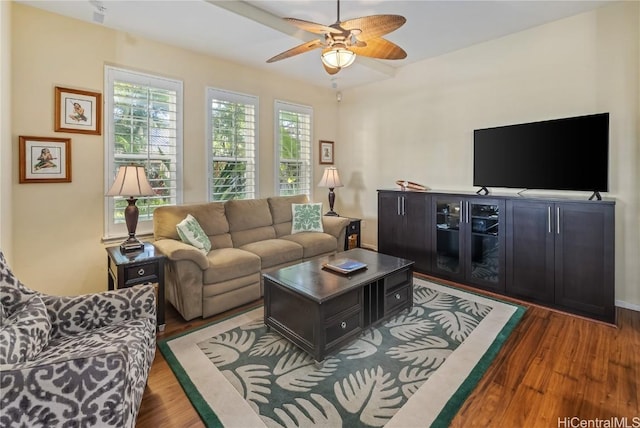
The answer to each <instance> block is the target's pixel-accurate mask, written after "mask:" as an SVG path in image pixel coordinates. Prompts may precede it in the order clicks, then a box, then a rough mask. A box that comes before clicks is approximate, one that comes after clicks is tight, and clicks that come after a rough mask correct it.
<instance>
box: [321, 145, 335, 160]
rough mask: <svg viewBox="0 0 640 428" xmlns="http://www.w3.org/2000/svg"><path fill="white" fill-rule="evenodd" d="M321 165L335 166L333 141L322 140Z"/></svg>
mask: <svg viewBox="0 0 640 428" xmlns="http://www.w3.org/2000/svg"><path fill="white" fill-rule="evenodd" d="M320 164H321V165H333V141H323V140H320Z"/></svg>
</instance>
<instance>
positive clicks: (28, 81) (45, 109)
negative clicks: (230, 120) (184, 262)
mask: <svg viewBox="0 0 640 428" xmlns="http://www.w3.org/2000/svg"><path fill="white" fill-rule="evenodd" d="M12 9H13V10H12V48H13V53H12V58H11V59H12V72H13V79H12V83H13V84H12V87H13V105H12V107H13V110H12V114H13V116H12V122H11V141H12V142H13V144H16V145H17V141H18V136H20V135H29V136H50V137H70V138H71V139H72V143H71V146H72V153H73V163H72V169H73V173H72V176H73V181H72V182H71V183H59V184H18V170H17V168H14V170H13V173H12V191H13V202H14V203H13V209H12V214H13V222H12V225H13V230H14V237H13V249H14V251H13V254H14V257H13V267H14V270H15V271H16V273H17V274H18V275H19V276H20V277H21V279H22V280H23V281H24V282H25V283H26V284H27V285H29V286H31V287H32V288H35V289H38V290H42V291H45V292H48V293H52V294H81V293H88V292H94V291H98V290H104V289H106V287H107V274H106V251H105V250H104V247H105V245H104V244H103V243H102V241H101V238H102V235H103V207H104V202H105V198H104V196H103V195H104V183H103V176H104V175H103V171H104V141H103V136H92V135H82V134H71V133H57V132H53V126H54V124H53V117H54V112H53V105H54V103H53V96H54V87H55V86H64V87H71V88H78V89H86V90H91V91H99V92H104V88H103V86H104V66H105V64H106V65H114V66H118V67H123V68H129V69H134V70H139V71H143V72H150V73H155V74H160V75H164V76H168V77H171V78H176V79H181V80H183V82H184V130H185V131H184V202H200V201H204V200H206V188H207V183H206V161H205V159H206V157H205V156H206V151H205V111H204V110H205V88H206V87H207V86H213V87H220V88H224V89H228V90H235V91H239V92H243V93H248V94H254V95H257V96H259V98H260V117H259V121H260V134H259V156H260V165H259V168H260V169H259V177H260V188H259V192H260V196H269V195H273V194H274V191H275V190H274V188H275V174H274V172H275V168H274V166H273V165H274V154H273V151H274V145H273V136H274V130H273V126H272V121H273V103H274V99H276V98H278V99H281V100H285V101H290V102H295V103H300V104H306V105H311V106H312V107H313V109H314V125H315V126H314V135H313V138H314V141H315V140H318V139H327V140H334V139H335V132H336V130H335V127H334V126H333V123H334V122H335V120H336V109H335V104H336V101H335V95H334V93H333V91H331V90H328V89H322V88H319V87H314V86H311V85H308V84H302V83H297V82H294V81H291V80H290V79H285V78H282V77H278V76H276V75H273V74H269V73H264V72H262V71H257V70H253V69H250V68H246V67H242V66H238V65H234V64H231V63H228V62H224V61H220V60H216V59H214V58H211V57H208V56H205V55H201V54H198V53H194V52H191V51H187V50H183V49H177V48H173V47H170V46H167V45H164V44H160V43H155V42H151V41H148V40H145V39H141V38H138V37H134V36H132V35H130V34H126V33H122V32H117V31H113V30H109V29H107V28H105V27H103V26H100V25H93V24H88V23H83V22H81V21H77V20H73V19H69V18H64V17H61V16H58V15H55V14H51V13H48V12H45V11H41V10H39V9H35V8H31V7H27V6H24V5H20V4H17V3H14V4H13V8H12ZM34 29H37V31H35V30H34ZM314 155H315V151H314ZM12 163H13V165H17V164H18V153H17V150H16V151H15V152H14V153H13V160H12ZM315 163H316V167H315V172H314V174H315V179H314V181H315V182H317V181H319V180H320V177H321V174H322V168H321V167H320V165H318V164H317V161H316V162H315ZM323 190H324V189H323ZM317 197H318V198H319V199H318V200H319V201H324V199H325V198H326V193H324V192H321V193H317ZM3 199H4V193H3ZM314 199H315V198H314ZM116 243H117V242H116ZM111 245H113V244H111Z"/></svg>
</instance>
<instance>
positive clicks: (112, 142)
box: [104, 67, 182, 238]
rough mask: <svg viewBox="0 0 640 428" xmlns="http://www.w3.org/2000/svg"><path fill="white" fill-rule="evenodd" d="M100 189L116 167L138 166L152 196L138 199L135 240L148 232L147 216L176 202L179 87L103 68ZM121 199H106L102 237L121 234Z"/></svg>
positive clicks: (175, 82) (173, 82) (178, 198)
mask: <svg viewBox="0 0 640 428" xmlns="http://www.w3.org/2000/svg"><path fill="white" fill-rule="evenodd" d="M105 87H106V90H105V92H106V94H107V95H106V96H105V104H106V108H105V111H106V112H107V113H106V114H105V183H104V185H105V189H109V187H110V186H111V184H112V183H113V180H114V178H115V176H116V173H117V171H118V168H119V167H120V166H121V165H128V164H135V165H141V166H144V167H145V169H146V171H147V177H148V178H149V183H151V186H152V187H153V189H154V191H155V192H156V195H155V196H150V197H141V198H139V199H138V202H137V204H136V205H137V206H138V209H139V211H140V216H139V219H138V228H137V229H136V233H137V234H144V233H151V232H152V231H153V223H152V220H153V211H154V210H155V209H156V208H157V207H159V206H163V205H176V204H179V203H181V202H182V169H181V160H182V156H181V154H182V82H181V81H179V80H171V79H166V78H163V77H156V76H151V75H147V74H142V73H136V72H131V71H127V70H123V69H118V68H114V67H105ZM126 206H127V201H126V199H124V198H120V197H116V198H112V197H108V198H107V202H106V204H105V207H106V208H105V209H106V213H105V237H106V238H110V237H116V236H122V235H126V234H127V231H126V230H127V229H126V225H125V224H124V208H125V207H126Z"/></svg>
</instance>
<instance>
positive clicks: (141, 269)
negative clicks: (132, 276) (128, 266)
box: [138, 268, 144, 276]
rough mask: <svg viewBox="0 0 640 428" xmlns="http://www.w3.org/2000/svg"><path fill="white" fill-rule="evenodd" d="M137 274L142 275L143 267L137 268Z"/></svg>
mask: <svg viewBox="0 0 640 428" xmlns="http://www.w3.org/2000/svg"><path fill="white" fill-rule="evenodd" d="M138 275H139V276H142V275H144V269H143V268H140V269H138Z"/></svg>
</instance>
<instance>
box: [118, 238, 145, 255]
mask: <svg viewBox="0 0 640 428" xmlns="http://www.w3.org/2000/svg"><path fill="white" fill-rule="evenodd" d="M143 249H144V243H143V242H142V241H140V240H139V239H138V238H136V237H135V236H129V238H127V240H126V241H124V242H123V243H122V244H120V252H121V253H132V252H134V251H142V250H143Z"/></svg>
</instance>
